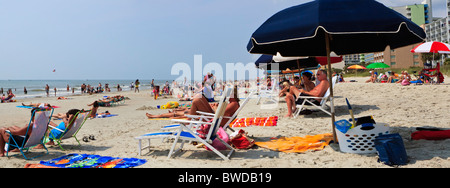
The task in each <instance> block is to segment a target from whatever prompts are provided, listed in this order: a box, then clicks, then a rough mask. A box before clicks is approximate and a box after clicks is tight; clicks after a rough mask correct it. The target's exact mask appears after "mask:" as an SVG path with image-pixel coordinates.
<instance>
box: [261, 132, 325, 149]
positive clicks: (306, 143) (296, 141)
mask: <svg viewBox="0 0 450 188" xmlns="http://www.w3.org/2000/svg"><path fill="white" fill-rule="evenodd" d="M331 140H333V135H332V134H331V133H325V134H318V135H314V136H310V135H306V136H305V137H282V138H279V139H276V140H271V141H267V142H255V144H256V145H258V146H260V147H263V148H267V149H271V150H275V151H282V152H286V153H303V152H305V151H308V150H313V151H318V150H322V149H323V148H324V147H325V146H327V145H328V144H329V143H330V141H331Z"/></svg>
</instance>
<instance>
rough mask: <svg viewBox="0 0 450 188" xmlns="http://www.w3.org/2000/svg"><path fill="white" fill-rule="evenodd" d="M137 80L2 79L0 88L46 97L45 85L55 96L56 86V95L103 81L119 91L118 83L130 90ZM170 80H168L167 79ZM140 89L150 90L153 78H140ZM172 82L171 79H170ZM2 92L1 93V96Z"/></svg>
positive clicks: (163, 82) (64, 94)
mask: <svg viewBox="0 0 450 188" xmlns="http://www.w3.org/2000/svg"><path fill="white" fill-rule="evenodd" d="M134 81H135V80H0V88H3V94H5V95H6V92H7V91H8V89H12V92H13V93H14V95H16V99H21V98H34V97H45V96H47V94H46V93H45V85H46V84H48V86H49V87H50V96H55V91H54V88H56V96H69V95H73V94H80V93H81V85H82V84H83V83H84V84H86V85H88V84H90V85H91V86H93V87H94V88H96V87H98V84H99V83H101V84H102V87H103V88H104V87H105V84H109V88H110V89H111V91H117V89H116V88H117V85H118V84H119V85H120V87H121V88H122V91H129V90H130V89H131V88H130V86H131V84H132V83H134ZM167 81H168V80H167ZM139 82H140V87H139V90H140V91H142V90H148V89H150V88H151V80H139ZM154 83H155V85H160V86H162V85H163V84H165V83H166V80H155V81H154ZM169 83H171V81H169ZM67 85H69V88H70V89H69V91H67ZM24 87H26V89H27V91H28V92H27V94H25V93H24ZM72 87H74V88H75V92H74V93H73V94H72ZM1 95H2V93H0V96H1Z"/></svg>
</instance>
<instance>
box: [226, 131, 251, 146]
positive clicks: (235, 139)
mask: <svg viewBox="0 0 450 188" xmlns="http://www.w3.org/2000/svg"><path fill="white" fill-rule="evenodd" d="M230 136H231V144H232V146H233V147H234V148H236V149H249V148H251V147H253V145H255V140H253V139H251V138H249V137H248V136H247V133H246V132H245V131H244V130H242V129H241V130H239V131H236V132H234V133H233V134H231V135H230Z"/></svg>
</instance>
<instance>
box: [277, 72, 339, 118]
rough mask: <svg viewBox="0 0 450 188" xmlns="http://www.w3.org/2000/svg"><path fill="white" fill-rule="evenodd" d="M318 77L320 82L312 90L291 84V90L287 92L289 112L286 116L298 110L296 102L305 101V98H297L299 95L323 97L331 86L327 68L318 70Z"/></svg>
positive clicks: (317, 101) (317, 102)
mask: <svg viewBox="0 0 450 188" xmlns="http://www.w3.org/2000/svg"><path fill="white" fill-rule="evenodd" d="M316 78H317V79H318V80H319V81H320V83H319V84H318V85H317V86H316V87H314V88H313V89H312V90H311V91H306V90H303V89H300V90H299V89H297V88H296V87H294V86H291V88H290V92H289V93H288V94H286V104H287V107H288V113H287V114H286V115H285V116H284V117H291V116H292V112H293V111H295V110H296V104H301V103H303V100H296V99H297V97H298V96H313V97H323V96H324V95H325V93H326V92H327V90H328V88H329V87H330V83H329V82H328V80H327V72H326V71H325V70H322V69H321V70H318V71H317V74H316ZM315 103H316V104H320V99H317V100H316V101H315Z"/></svg>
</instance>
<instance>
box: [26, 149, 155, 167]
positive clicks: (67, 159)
mask: <svg viewBox="0 0 450 188" xmlns="http://www.w3.org/2000/svg"><path fill="white" fill-rule="evenodd" d="M146 162H147V160H145V159H137V158H119V157H109V156H100V155H89V154H77V153H71V154H68V155H64V156H62V157H58V158H56V159H51V160H49V161H41V162H40V165H29V164H27V165H25V167H26V168H32V167H39V168H43V167H45V166H48V167H57V168H131V167H135V166H139V165H142V164H144V163H146Z"/></svg>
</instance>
